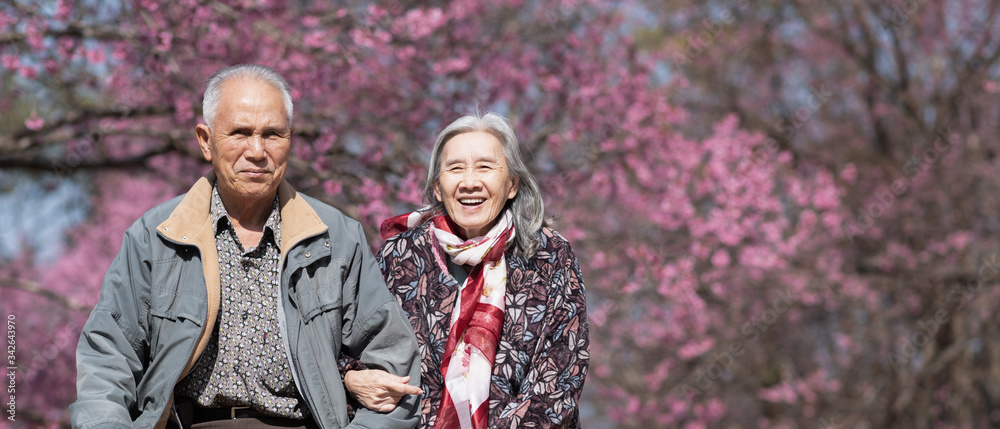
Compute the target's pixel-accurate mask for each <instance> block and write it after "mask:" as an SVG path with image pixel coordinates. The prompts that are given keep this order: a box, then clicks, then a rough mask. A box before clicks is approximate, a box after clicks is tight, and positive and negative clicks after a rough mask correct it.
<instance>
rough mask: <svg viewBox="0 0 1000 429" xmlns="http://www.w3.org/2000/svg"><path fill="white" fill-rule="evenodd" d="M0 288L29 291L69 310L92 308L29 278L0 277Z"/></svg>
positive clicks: (84, 310) (85, 310)
mask: <svg viewBox="0 0 1000 429" xmlns="http://www.w3.org/2000/svg"><path fill="white" fill-rule="evenodd" d="M0 288H12V289H18V290H23V291H25V292H31V293H33V294H36V295H41V296H43V297H45V298H48V299H49V300H51V301H55V302H56V303H57V304H59V305H62V306H63V307H66V308H68V309H70V310H76V311H82V312H89V311H90V310H92V309H93V308H92V307H90V306H88V305H84V304H81V303H79V302H77V301H76V300H72V299H69V298H67V297H65V296H62V295H59V294H58V293H55V292H53V291H50V290H48V289H45V288H43V287H42V286H41V285H39V284H38V283H36V282H33V281H29V280H22V279H13V278H4V279H0Z"/></svg>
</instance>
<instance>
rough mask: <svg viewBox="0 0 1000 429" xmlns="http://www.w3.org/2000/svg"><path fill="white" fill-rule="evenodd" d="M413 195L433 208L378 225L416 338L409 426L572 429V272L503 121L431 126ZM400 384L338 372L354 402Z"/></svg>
mask: <svg viewBox="0 0 1000 429" xmlns="http://www.w3.org/2000/svg"><path fill="white" fill-rule="evenodd" d="M424 197H425V199H426V200H428V201H429V202H430V203H431V205H429V206H427V207H425V208H423V209H421V210H419V211H417V212H414V213H411V214H408V215H401V216H397V217H395V218H392V219H389V220H387V221H385V222H384V223H383V224H382V236H383V238H384V239H385V240H386V241H385V243H384V244H383V245H382V247H381V249H380V250H379V253H378V255H377V258H378V260H379V263H380V267H381V269H382V274H383V276H385V279H386V283H387V284H388V286H389V289H390V290H391V291H392V293H393V294H395V296H396V299H397V300H398V301H399V304H400V305H401V306H402V307H403V309H404V310H405V311H406V312H407V313H408V314H409V319H410V324H411V325H412V326H413V329H414V331H416V334H417V341H418V343H419V346H420V352H421V355H422V362H421V374H422V375H421V384H422V388H423V391H424V397H423V402H422V404H421V414H422V415H421V418H420V427H423V428H431V427H439V428H486V427H491V428H493V427H505V428H506V427H527V426H531V427H579V425H580V424H579V411H578V400H579V397H580V391H581V390H582V389H583V382H584V378H585V377H586V375H587V364H588V361H589V358H590V355H589V353H588V349H589V340H588V325H587V314H586V302H585V296H584V285H583V279H582V277H581V274H580V266H579V264H578V263H577V260H576V256H575V255H574V254H573V250H572V249H571V248H570V245H569V243H568V242H567V241H566V239H565V238H563V237H562V236H561V235H559V234H558V233H556V232H555V231H553V230H551V229H549V228H547V227H545V226H543V218H544V211H543V205H542V198H541V195H540V193H539V189H538V184H537V183H536V182H535V179H534V177H533V176H532V175H531V173H530V172H529V171H528V170H527V168H526V167H525V165H524V162H523V161H522V160H521V155H520V153H519V151H518V141H517V137H516V136H515V134H514V130H513V128H512V127H511V125H510V124H509V123H508V122H507V120H506V119H504V118H503V117H501V116H499V115H497V114H494V113H487V114H486V115H483V116H465V117H462V118H459V119H458V120H456V121H455V122H452V123H451V124H450V125H448V126H447V127H446V128H445V129H444V130H443V131H441V133H440V134H438V137H437V141H436V142H435V143H434V151H433V154H432V155H431V160H430V165H429V168H428V174H427V183H426V184H425V186H424ZM353 367H354V368H357V366H353ZM405 381H406V379H405V378H402V377H395V376H392V375H389V374H387V373H384V372H381V371H374V370H362V371H348V372H347V373H346V375H345V382H346V384H347V387H348V390H350V391H351V392H352V393H353V394H354V395H355V396H356V397H357V398H358V399H359V401H360V402H361V404H363V405H365V406H368V407H369V408H375V409H380V410H381V411H388V410H391V409H392V408H393V407H394V406H395V400H396V399H398V398H399V397H400V396H401V395H402V394H404V393H414V392H412V391H411V390H410V389H414V388H413V386H407V385H406V384H405Z"/></svg>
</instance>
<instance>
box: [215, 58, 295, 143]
mask: <svg viewBox="0 0 1000 429" xmlns="http://www.w3.org/2000/svg"><path fill="white" fill-rule="evenodd" d="M232 78H244V79H257V80H259V81H261V82H264V83H266V84H268V85H271V86H273V87H275V88H276V89H277V90H278V91H281V101H282V102H283V104H284V105H285V113H286V114H287V115H288V127H289V128H291V127H292V89H291V87H289V86H288V82H287V81H285V78H284V77H282V76H281V74H280V73H278V72H276V71H274V69H272V68H270V67H268V66H262V65H260V64H237V65H234V66H229V67H225V68H222V69H219V71H217V72H215V73H213V74H212V76H211V77H209V78H208V82H206V83H205V98H204V99H203V100H202V102H201V112H202V113H201V116H202V117H203V118H205V125H208V128H212V124H213V122H215V114H216V113H218V110H219V100H220V98H222V84H223V83H224V82H225V81H227V80H229V79H232Z"/></svg>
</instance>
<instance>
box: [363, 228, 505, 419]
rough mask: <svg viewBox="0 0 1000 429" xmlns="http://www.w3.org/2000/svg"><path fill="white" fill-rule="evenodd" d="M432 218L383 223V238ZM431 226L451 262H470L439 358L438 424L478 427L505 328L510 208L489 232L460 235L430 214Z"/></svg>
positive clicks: (483, 415) (485, 411)
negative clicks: (441, 386)
mask: <svg viewBox="0 0 1000 429" xmlns="http://www.w3.org/2000/svg"><path fill="white" fill-rule="evenodd" d="M427 216H429V213H428V212H427V211H424V209H421V210H418V211H415V212H413V213H410V214H408V215H400V216H396V217H393V218H391V219H388V220H386V221H385V222H383V223H382V228H381V230H382V238H383V239H385V238H388V237H391V236H393V235H395V234H398V233H399V232H402V231H405V230H407V229H410V228H413V227H416V226H417V225H420V224H421V223H423V222H424V220H425V218H426V217H427ZM431 222H432V225H431V230H432V231H433V233H434V236H435V237H437V240H438V243H439V244H440V245H441V247H442V249H444V251H445V253H447V254H448V255H449V256H450V257H451V260H452V261H453V262H455V263H456V264H458V265H472V266H474V268H473V269H472V271H471V272H470V273H469V277H468V278H467V279H466V280H465V284H463V285H462V286H461V287H460V288H459V301H458V303H457V304H456V305H455V309H454V310H453V311H452V313H451V325H450V329H449V331H448V344H447V345H446V346H445V348H444V358H443V359H442V360H441V362H442V363H441V374H443V375H444V381H445V390H444V392H443V394H442V397H441V406H440V408H439V410H438V415H437V421H436V423H435V427H437V428H462V429H480V428H485V427H486V416H487V415H488V414H489V399H490V377H491V376H492V374H493V364H494V358H495V357H496V353H497V344H499V342H500V330H501V328H502V326H503V316H504V296H505V295H506V291H507V264H506V261H505V258H504V251H505V249H506V247H507V244H508V243H512V242H513V241H512V240H511V239H513V238H514V223H513V218H512V215H511V213H510V210H505V211H504V212H503V214H501V216H500V221H499V222H497V224H496V225H494V226H493V228H491V229H490V231H489V232H488V233H486V235H485V236H482V237H474V238H470V239H468V240H464V239H462V238H459V236H458V235H457V232H458V231H459V228H458V226H457V225H455V223H454V222H452V220H451V219H450V218H448V217H447V216H444V215H440V214H438V215H436V216H433V217H431Z"/></svg>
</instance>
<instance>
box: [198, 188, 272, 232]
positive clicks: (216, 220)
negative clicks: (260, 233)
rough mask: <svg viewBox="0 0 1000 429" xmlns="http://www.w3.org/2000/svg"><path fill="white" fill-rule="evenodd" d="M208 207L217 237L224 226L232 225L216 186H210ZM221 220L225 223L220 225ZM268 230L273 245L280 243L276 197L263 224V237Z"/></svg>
mask: <svg viewBox="0 0 1000 429" xmlns="http://www.w3.org/2000/svg"><path fill="white" fill-rule="evenodd" d="M210 207H211V210H210V212H211V216H212V226H213V227H215V234H216V235H218V234H219V231H222V230H224V229H226V225H231V224H232V223H231V222H230V221H229V212H227V211H226V205H225V204H222V197H221V196H220V195H219V186H218V185H214V186H212V203H211V206H210ZM223 220H225V223H220V222H222V221H223ZM268 230H270V231H271V236H272V237H273V238H274V243H275V244H277V243H281V210H279V209H278V196H277V195H275V197H274V204H273V205H271V214H270V215H268V216H267V222H265V223H264V237H267V235H268V234H267V231H268ZM264 237H262V239H263V238H264Z"/></svg>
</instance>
